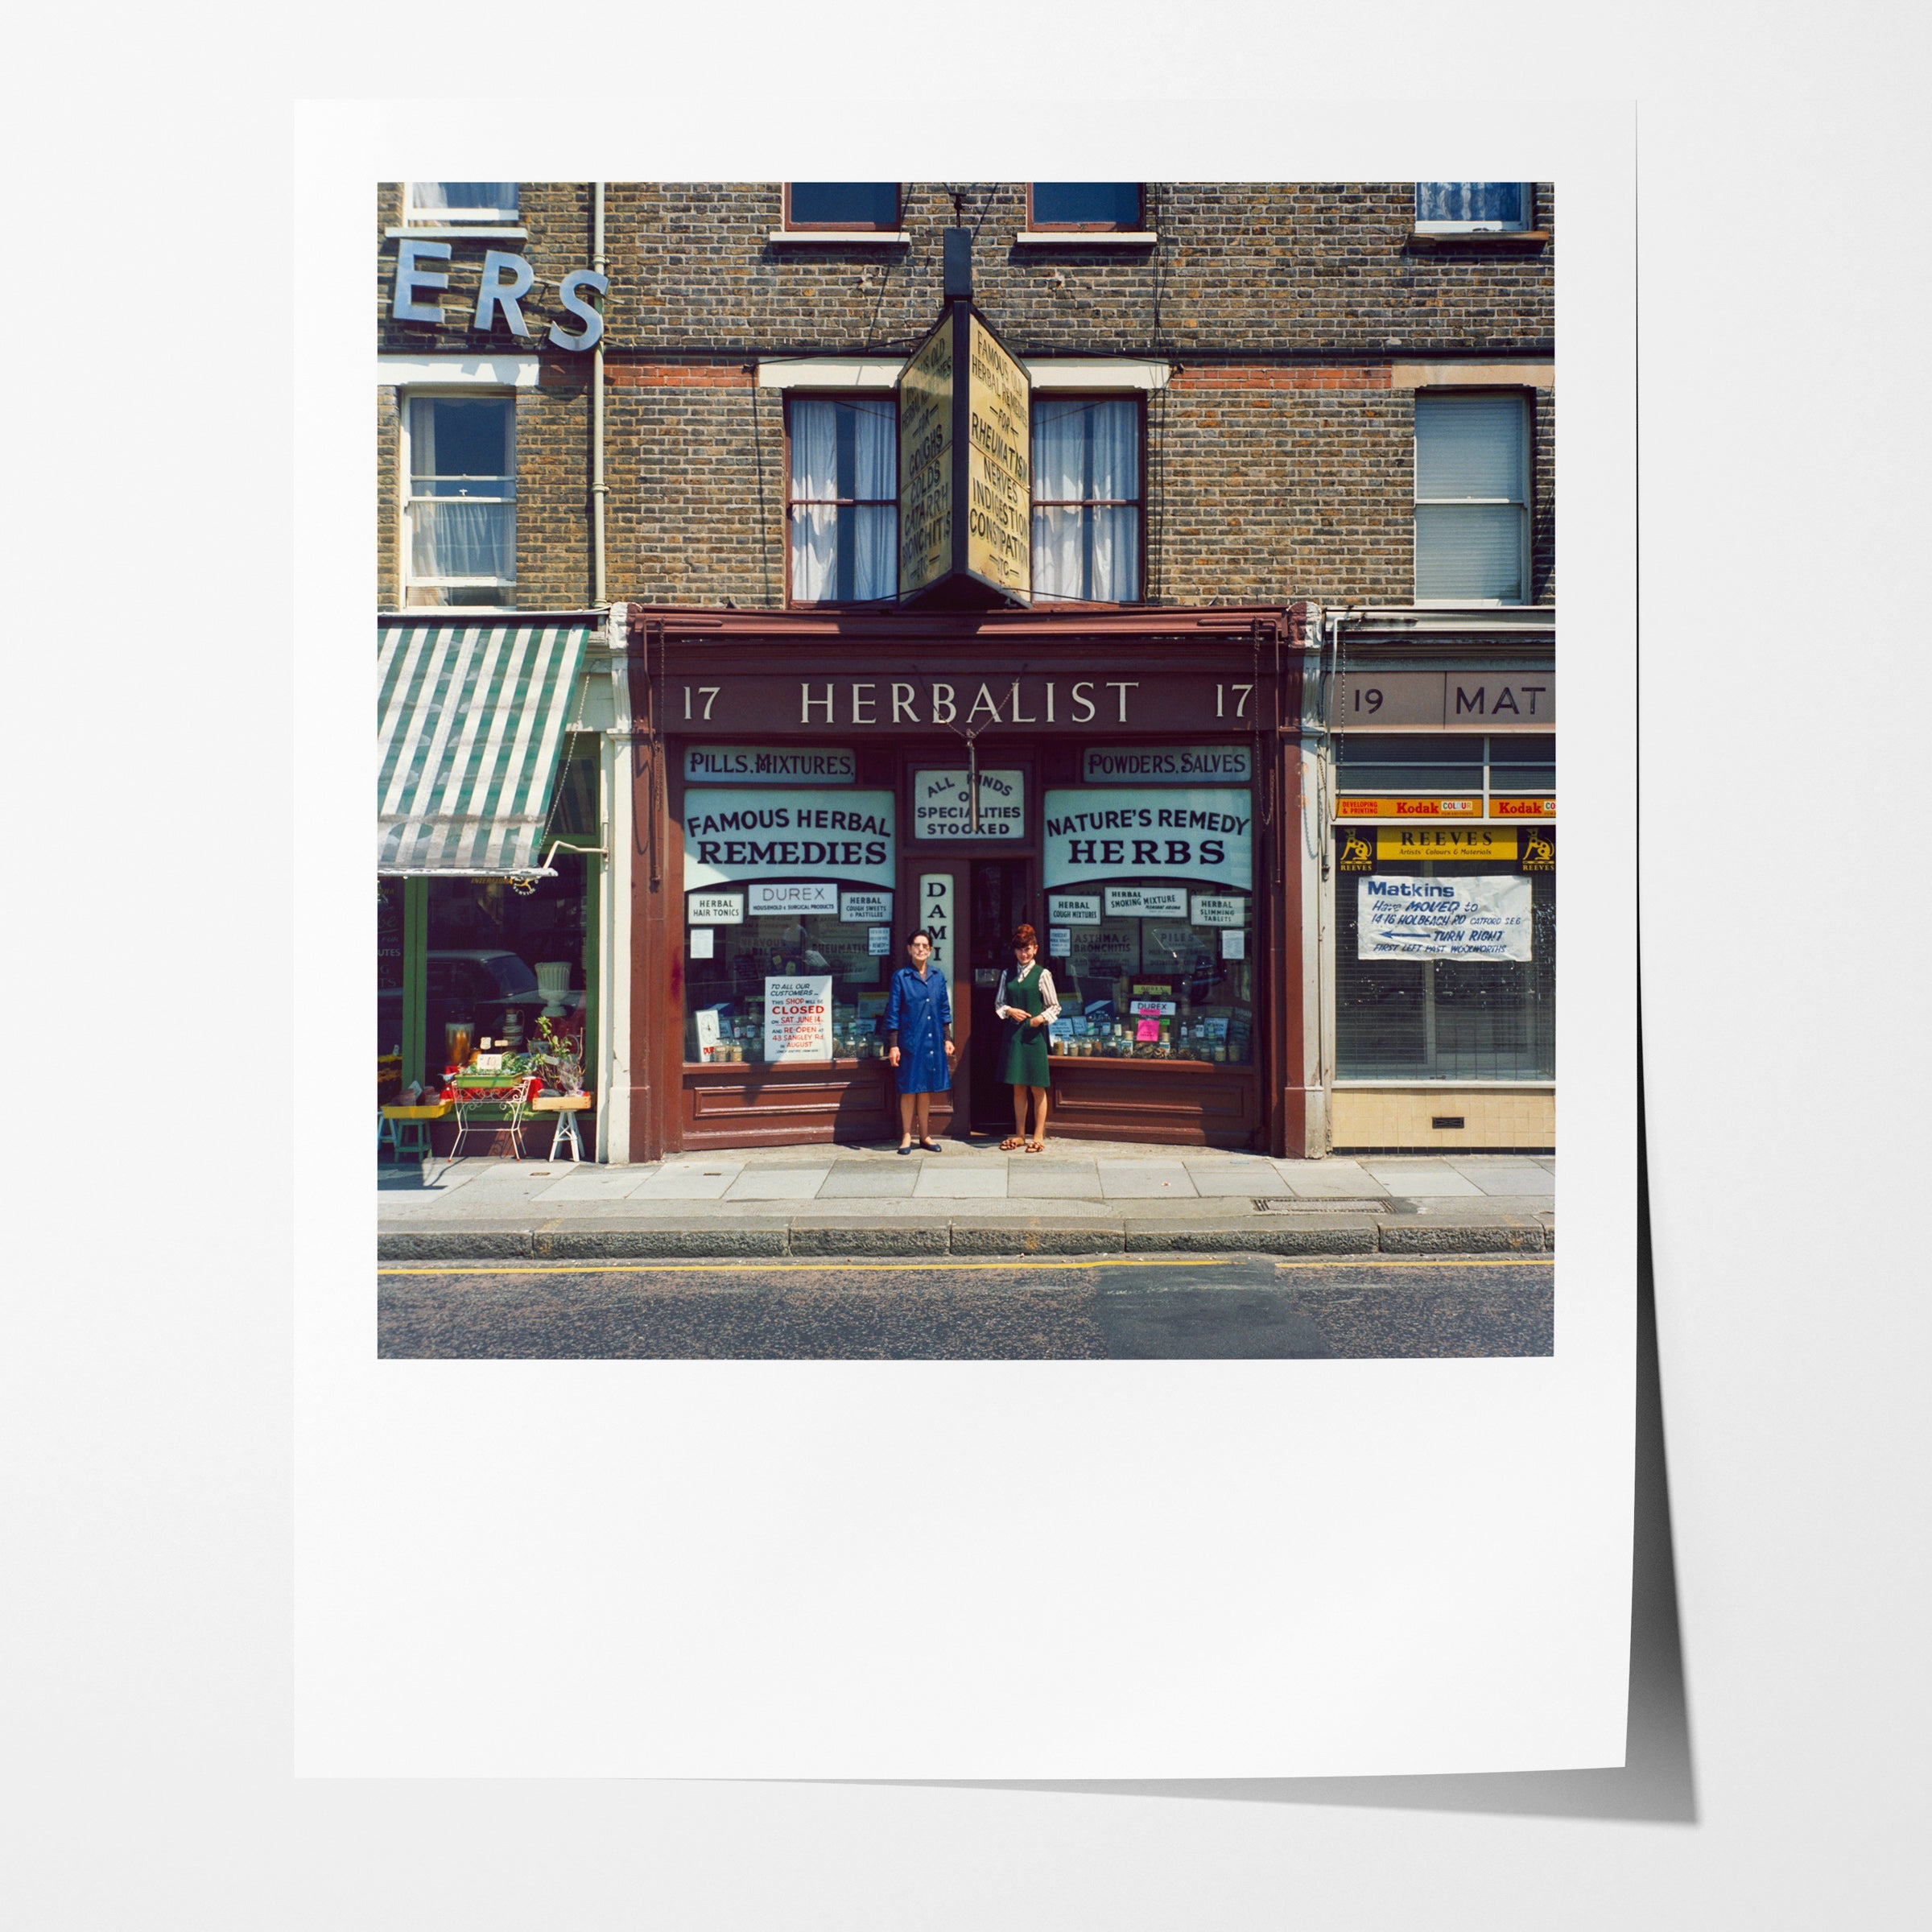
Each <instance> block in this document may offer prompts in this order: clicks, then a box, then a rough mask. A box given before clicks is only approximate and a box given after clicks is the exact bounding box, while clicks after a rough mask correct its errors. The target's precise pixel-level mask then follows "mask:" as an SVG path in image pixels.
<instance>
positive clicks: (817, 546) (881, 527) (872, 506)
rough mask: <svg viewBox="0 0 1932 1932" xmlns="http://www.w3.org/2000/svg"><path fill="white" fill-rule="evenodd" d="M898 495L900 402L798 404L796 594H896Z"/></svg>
mask: <svg viewBox="0 0 1932 1932" xmlns="http://www.w3.org/2000/svg"><path fill="white" fill-rule="evenodd" d="M791 497H792V509H791V594H792V596H793V597H795V599H797V600H798V601H799V602H801V603H807V604H816V603H825V602H840V603H845V602H852V603H863V602H865V601H868V600H869V599H872V598H877V597H890V596H892V595H893V593H894V592H895V591H896V590H897V589H898V535H899V512H898V414H897V411H896V408H895V407H894V404H892V403H884V402H877V403H875V402H851V403H848V402H844V401H834V400H832V399H830V398H816V397H801V398H799V400H798V401H796V402H795V403H793V404H792V406H791ZM840 498H843V499H844V501H843V502H840V500H839V499H840Z"/></svg>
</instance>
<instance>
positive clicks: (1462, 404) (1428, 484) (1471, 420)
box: [1415, 393, 1530, 604]
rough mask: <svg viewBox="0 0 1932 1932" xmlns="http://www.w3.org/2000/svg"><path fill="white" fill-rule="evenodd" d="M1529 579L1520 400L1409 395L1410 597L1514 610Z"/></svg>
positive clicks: (1526, 422)
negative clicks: (1412, 501) (1412, 417)
mask: <svg viewBox="0 0 1932 1932" xmlns="http://www.w3.org/2000/svg"><path fill="white" fill-rule="evenodd" d="M1529 581H1530V406H1529V403H1528V401H1527V400H1526V399H1525V398H1524V397H1522V396H1521V395H1491V394H1480V395H1435V394H1426V393H1422V394H1418V395H1417V397H1416V398H1415V594H1416V597H1417V599H1418V601H1424V600H1426V601H1435V602H1439V603H1444V602H1446V603H1472V604H1521V603H1523V602H1525V601H1527V597H1528V588H1527V587H1528V584H1529Z"/></svg>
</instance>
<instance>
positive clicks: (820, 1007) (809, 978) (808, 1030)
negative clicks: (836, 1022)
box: [765, 973, 832, 1060]
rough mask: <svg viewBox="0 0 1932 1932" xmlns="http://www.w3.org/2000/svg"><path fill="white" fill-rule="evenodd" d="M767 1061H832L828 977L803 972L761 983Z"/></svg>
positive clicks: (824, 974) (830, 995) (830, 992)
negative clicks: (763, 995) (763, 1001)
mask: <svg viewBox="0 0 1932 1932" xmlns="http://www.w3.org/2000/svg"><path fill="white" fill-rule="evenodd" d="M765 1057H766V1059H767V1060H829V1059H831V1058H832V976H831V975H830V974H829V973H804V974H799V975H795V976H790V977H786V978H783V979H775V978H774V979H768V980H766V982H765Z"/></svg>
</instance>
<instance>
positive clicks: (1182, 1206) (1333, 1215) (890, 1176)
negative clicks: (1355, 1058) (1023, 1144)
mask: <svg viewBox="0 0 1932 1932" xmlns="http://www.w3.org/2000/svg"><path fill="white" fill-rule="evenodd" d="M1555 1201H1556V1162H1555V1161H1554V1158H1551V1157H1550V1156H1547V1155H1529V1154H1442V1155H1387V1156H1384V1155H1379V1154H1378V1155H1364V1156H1360V1157H1359V1158H1331V1159H1328V1160H1321V1161H1286V1160H1274V1159H1271V1158H1269V1157H1268V1156H1266V1155H1265V1154H1241V1153H1230V1152H1224V1151H1221V1150H1216V1149H1212V1148H1195V1147H1169V1146H1147V1145H1144V1144H1139V1143H1134V1142H1129V1141H1088V1140H1080V1141H1072V1140H1066V1141H1055V1140H1052V1139H1051V1138H1050V1139H1049V1140H1048V1142H1047V1147H1046V1150H1045V1151H1044V1152H1043V1153H1041V1154H1024V1153H1013V1154H1003V1153H1001V1151H1000V1146H999V1141H998V1139H997V1137H994V1136H992V1135H976V1136H974V1137H972V1138H971V1139H969V1140H951V1139H948V1140H945V1141H941V1142H940V1143H939V1150H938V1151H937V1152H936V1153H933V1154H926V1153H922V1152H919V1151H918V1150H915V1151H914V1153H912V1154H910V1155H907V1156H906V1157H904V1158H901V1157H900V1156H899V1155H898V1154H896V1153H895V1152H894V1150H893V1148H892V1147H891V1146H869V1147H844V1146H809V1147H774V1148H764V1147H759V1148H750V1147H742V1148H732V1149H725V1150H720V1151H717V1152H714V1153H710V1154H679V1155H675V1156H674V1157H672V1158H670V1159H668V1160H665V1161H660V1162H647V1163H640V1164H638V1165H637V1166H627V1167H617V1166H597V1165H595V1164H586V1165H585V1166H581V1167H579V1166H575V1165H574V1164H573V1163H572V1162H570V1161H568V1160H564V1161H539V1160H530V1161H514V1160H463V1161H458V1162H456V1163H454V1164H453V1165H451V1164H449V1163H447V1162H441V1161H437V1162H425V1163H423V1166H421V1167H418V1166H416V1165H415V1163H413V1162H412V1163H407V1164H403V1165H400V1166H392V1165H386V1164H384V1165H379V1166H378V1181H377V1256H378V1259H379V1260H382V1261H478V1260H508V1259H514V1258H517V1257H529V1258H539V1259H540V1258H572V1259H588V1260H624V1259H630V1258H634V1257H640V1258H642V1257H655V1258H659V1259H666V1258H673V1257H705V1258H712V1257H715V1258H729V1257H750V1256H770V1255H813V1256H837V1255H886V1256H894V1255H906V1256H910V1255H939V1254H953V1255H990V1254H1042V1255H1049V1254H1070V1255H1072V1254H1088V1255H1092V1254H1101V1255H1105V1254H1121V1255H1126V1254H1186V1253H1245V1254H1378V1253H1379V1254H1399V1255H1416V1254H1544V1253H1550V1252H1552V1251H1553V1250H1554V1248H1555V1245H1556V1214H1555Z"/></svg>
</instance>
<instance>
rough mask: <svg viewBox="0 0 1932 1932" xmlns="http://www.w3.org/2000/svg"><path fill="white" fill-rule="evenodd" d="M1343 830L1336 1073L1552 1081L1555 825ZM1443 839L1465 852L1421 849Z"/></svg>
mask: <svg viewBox="0 0 1932 1932" xmlns="http://www.w3.org/2000/svg"><path fill="white" fill-rule="evenodd" d="M1335 838H1336V866H1335V1074H1336V1077H1337V1078H1338V1079H1341V1080H1554V1078H1555V1077H1556V833H1555V829H1554V827H1542V826H1539V827H1537V828H1517V827H1513V826H1512V827H1495V826H1470V827H1462V826H1455V827H1451V826H1443V827H1411V826H1390V825H1381V826H1376V825H1364V826H1360V827H1348V828H1338V830H1337V832H1336V835H1335ZM1432 845H1433V846H1436V847H1439V848H1440V849H1441V850H1443V852H1459V855H1466V856H1456V857H1418V856H1416V855H1417V854H1418V852H1421V851H1423V850H1425V849H1427V848H1430V846H1432ZM1372 882H1373V883H1372ZM1404 949H1409V950H1410V952H1411V953H1412V956H1406V957H1403V956H1389V955H1390V954H1392V953H1397V952H1402V950H1404ZM1377 955H1381V956H1377Z"/></svg>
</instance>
